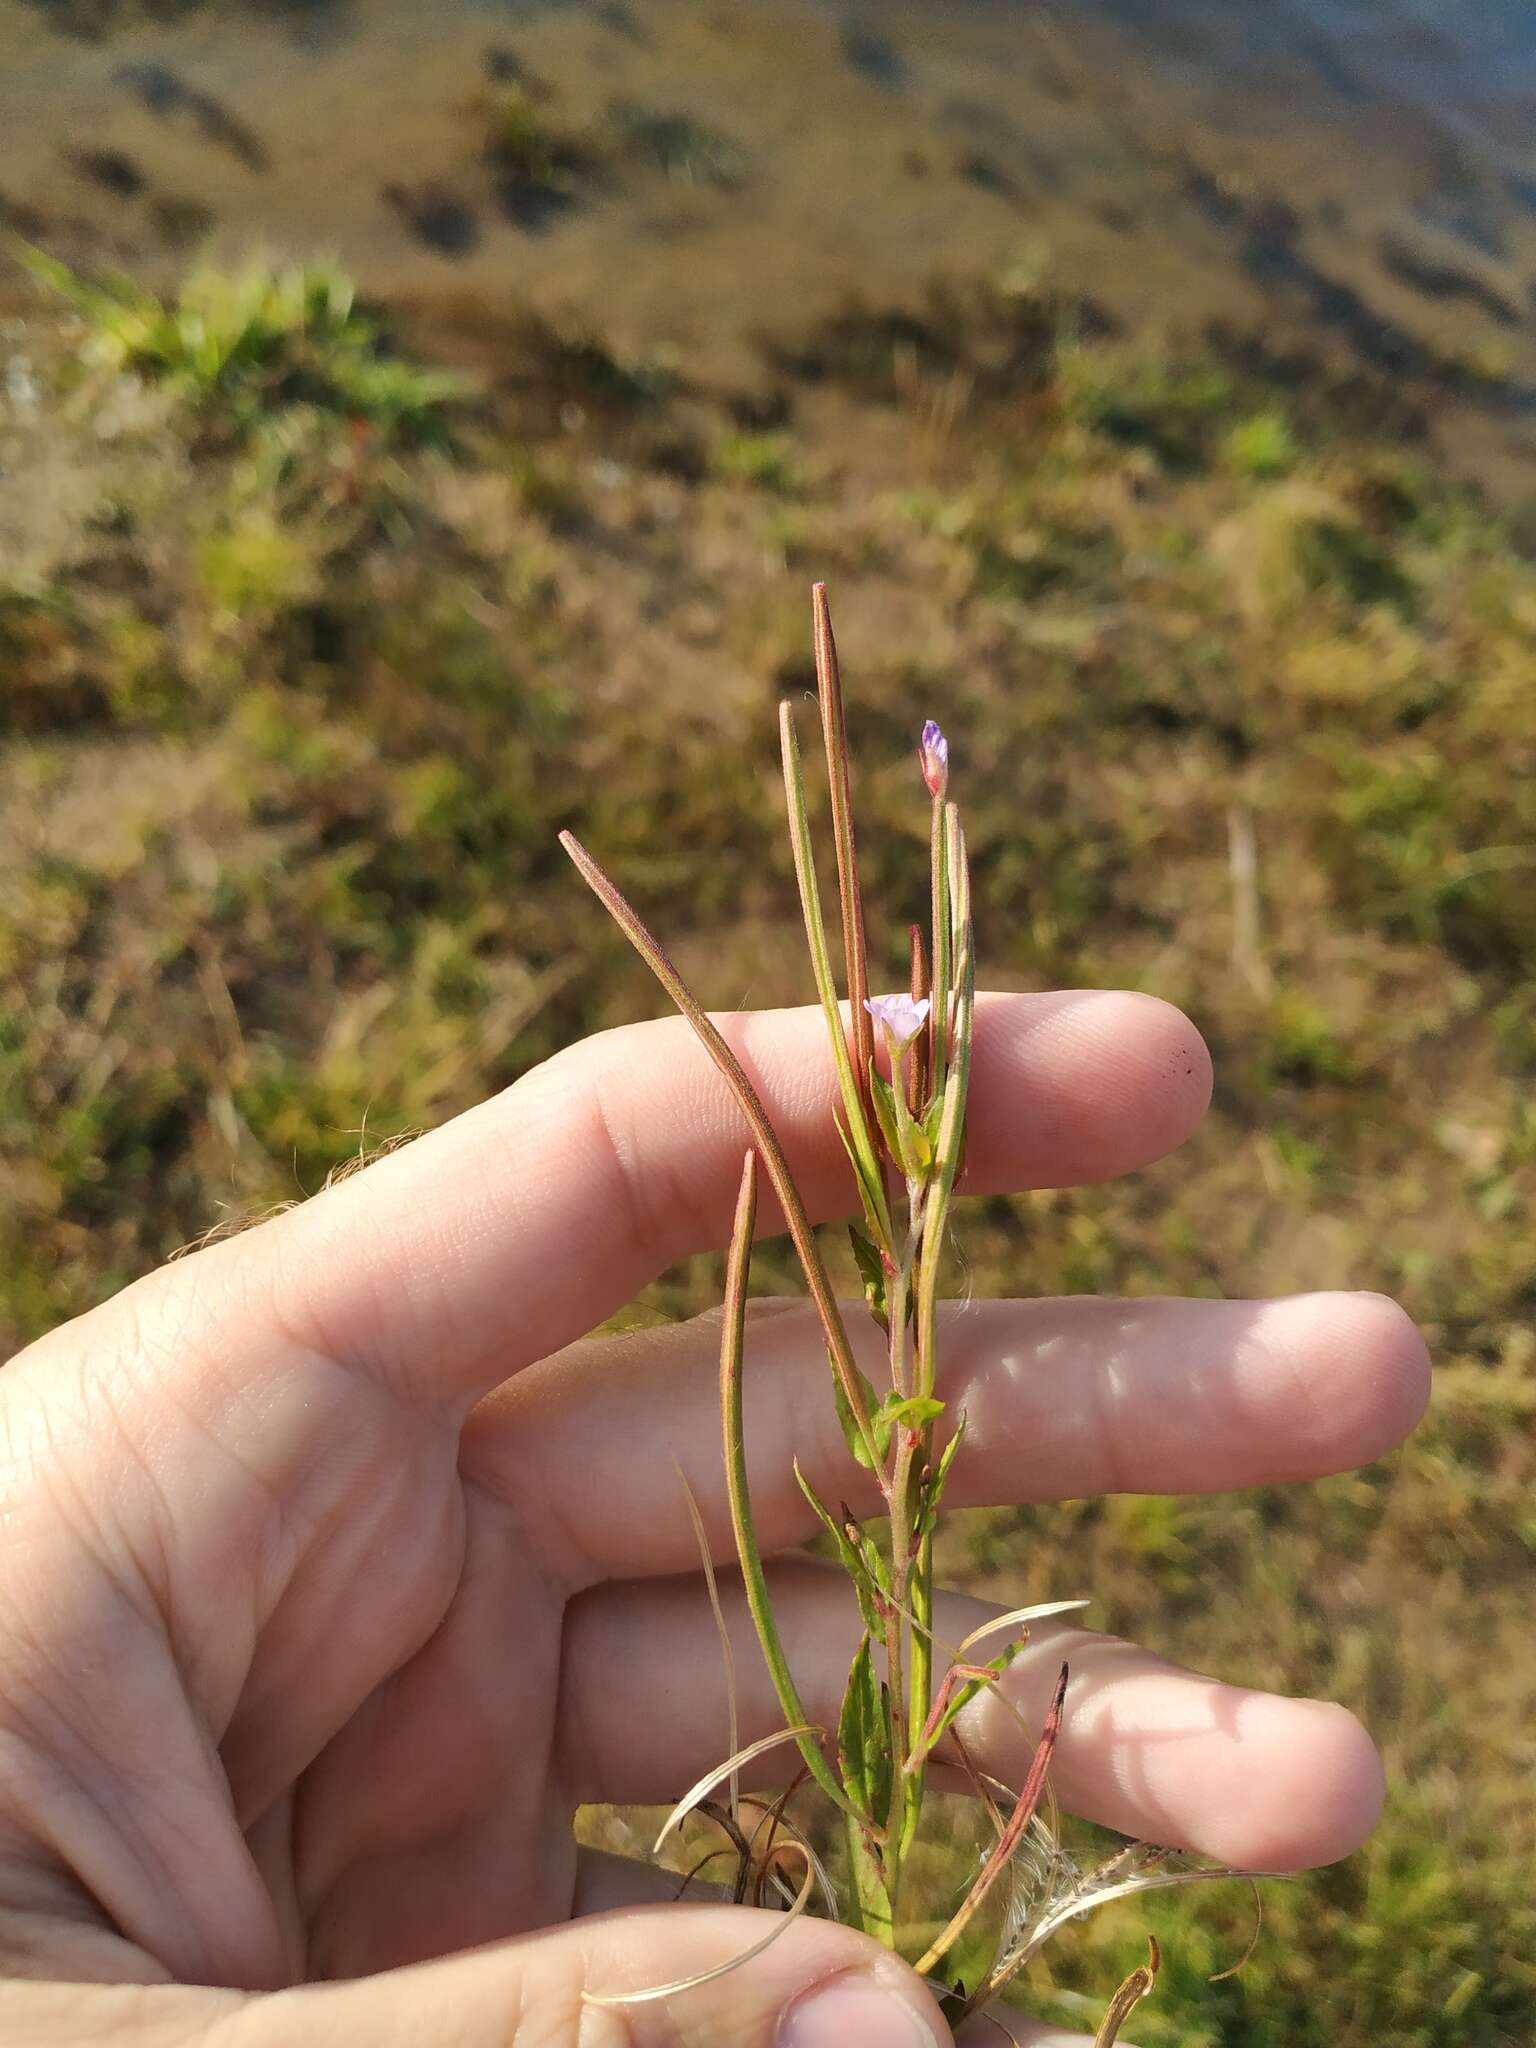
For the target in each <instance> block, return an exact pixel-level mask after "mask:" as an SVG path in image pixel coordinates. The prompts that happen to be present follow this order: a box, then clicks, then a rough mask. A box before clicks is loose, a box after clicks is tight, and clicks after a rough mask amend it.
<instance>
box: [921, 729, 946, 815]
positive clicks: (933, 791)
mask: <svg viewBox="0 0 1536 2048" xmlns="http://www.w3.org/2000/svg"><path fill="white" fill-rule="evenodd" d="M917 758H918V760H919V761H920V762H921V763H922V769H923V780H924V782H925V783H927V785H928V793H929V795H930V796H942V795H943V794H944V792H945V790H946V789H947V788H948V787H949V741H948V740H947V739H945V737H944V733H943V730H942V728H941V727H940V726H939V725H938V723H937V721H936V720H934V719H932V718H930V719H929V720H928V722H927V723H926V724H925V725H924V727H923V736H922V739H921V740H920V741H919V742H918V748H917Z"/></svg>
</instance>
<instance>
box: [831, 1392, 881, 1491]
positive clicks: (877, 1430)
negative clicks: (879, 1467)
mask: <svg viewBox="0 0 1536 2048" xmlns="http://www.w3.org/2000/svg"><path fill="white" fill-rule="evenodd" d="M854 1370H855V1371H856V1372H857V1371H858V1368H857V1366H855V1368H854ZM859 1384H860V1385H861V1386H862V1387H863V1389H864V1399H865V1401H866V1402H867V1404H868V1406H869V1414H870V1426H871V1429H872V1430H873V1433H874V1439H875V1450H876V1452H877V1454H878V1456H879V1457H880V1459H881V1460H882V1461H883V1460H884V1458H885V1454H886V1451H887V1450H888V1449H889V1448H890V1442H891V1425H890V1423H889V1422H886V1423H882V1422H881V1420H880V1416H879V1412H878V1411H879V1403H878V1401H877V1399H876V1396H875V1386H874V1382H873V1380H871V1379H870V1378H869V1377H868V1375H867V1374H865V1373H862V1372H861V1373H859ZM832 1398H833V1400H834V1401H835V1402H836V1404H837V1419H838V1421H839V1422H840V1423H841V1424H842V1429H843V1439H844V1441H845V1442H846V1444H847V1446H848V1448H849V1450H850V1451H851V1452H852V1453H853V1455H854V1457H855V1458H856V1459H857V1460H858V1462H859V1463H860V1464H861V1465H862V1466H863V1467H864V1469H865V1470H866V1471H868V1472H872V1471H874V1470H875V1464H874V1461H873V1460H872V1459H871V1457H870V1455H869V1447H868V1445H867V1444H866V1443H865V1441H864V1437H863V1433H862V1432H861V1430H860V1428H859V1425H858V1423H857V1422H855V1420H854V1417H853V1410H852V1408H850V1407H849V1405H848V1396H847V1395H846V1394H845V1393H844V1392H843V1384H842V1381H841V1380H839V1379H838V1378H837V1377H836V1375H835V1374H834V1376H833V1380H832Z"/></svg>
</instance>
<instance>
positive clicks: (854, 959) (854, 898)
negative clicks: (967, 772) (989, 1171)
mask: <svg viewBox="0 0 1536 2048" xmlns="http://www.w3.org/2000/svg"><path fill="white" fill-rule="evenodd" d="M811 626H812V636H813V638H814V641H815V648H816V697H817V703H818V705H819V707H820V710H821V734H822V740H823V742H824V744H825V746H826V752H827V781H828V783H829V785H830V788H831V793H832V833H833V838H834V840H835V842H836V846H837V888H838V895H839V897H840V899H841V902H842V910H843V952H844V956H845V958H846V961H847V966H848V1000H849V1004H850V1007H851V1009H852V1012H853V1044H854V1053H855V1057H856V1061H857V1071H858V1072H859V1073H861V1074H863V1073H866V1072H868V1068H869V1060H870V1055H871V1054H872V1053H873V1051H874V1031H873V1027H872V1025H871V1023H870V1019H869V1013H868V1011H867V1010H866V1009H865V1008H864V999H865V997H866V996H867V995H868V994H869V974H868V970H867V968H866V965H865V946H864V902H863V897H862V895H861V893H860V889H859V859H858V853H857V851H856V849H855V846H854V840H853V788H852V782H851V778H850V776H849V771H848V721H847V717H846V715H845V713H844V710H843V682H842V675H841V672H840V670H839V668H838V662H837V642H836V640H835V639H834V638H833V637H832V612H831V607H830V606H829V605H828V603H827V586H826V585H825V583H817V584H813V585H812V587H811Z"/></svg>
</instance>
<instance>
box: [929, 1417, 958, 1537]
mask: <svg viewBox="0 0 1536 2048" xmlns="http://www.w3.org/2000/svg"><path fill="white" fill-rule="evenodd" d="M964 1440H965V1412H964V1410H963V1409H962V1410H961V1413H960V1417H959V1420H958V1421H957V1422H956V1423H955V1430H954V1434H953V1436H951V1438H950V1440H949V1442H948V1443H947V1444H946V1445H945V1446H944V1448H943V1450H942V1451H940V1453H939V1462H938V1463H937V1464H936V1465H932V1466H930V1467H929V1470H928V1476H927V1479H926V1481H925V1482H924V1488H923V1494H924V1500H923V1506H924V1513H925V1516H926V1518H927V1519H928V1521H929V1522H930V1523H931V1521H932V1519H933V1517H934V1516H935V1515H936V1514H937V1513H938V1511H939V1503H940V1501H942V1500H943V1498H944V1488H945V1486H946V1485H947V1484H948V1483H949V1468H950V1466H951V1465H953V1464H954V1462H955V1458H956V1456H957V1454H958V1452H959V1449H960V1446H961V1444H962V1443H963V1442H964Z"/></svg>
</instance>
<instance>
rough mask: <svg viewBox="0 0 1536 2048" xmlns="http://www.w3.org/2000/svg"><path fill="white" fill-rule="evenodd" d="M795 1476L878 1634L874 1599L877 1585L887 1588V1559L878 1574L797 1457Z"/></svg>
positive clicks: (862, 1611) (870, 1626) (861, 1608)
mask: <svg viewBox="0 0 1536 2048" xmlns="http://www.w3.org/2000/svg"><path fill="white" fill-rule="evenodd" d="M795 1478H796V1479H797V1480H798V1482H799V1485H800V1491H801V1492H802V1493H803V1494H804V1495H805V1497H806V1499H807V1500H808V1501H809V1502H810V1504H811V1507H812V1509H813V1511H814V1512H815V1515H816V1519H817V1520H818V1521H819V1522H820V1523H821V1526H822V1527H823V1528H824V1529H825V1530H826V1532H827V1534H828V1535H829V1536H830V1537H831V1538H832V1541H833V1543H834V1544H835V1545H836V1546H837V1554H838V1558H839V1560H840V1561H841V1563H842V1567H843V1570H844V1571H845V1572H846V1573H847V1574H848V1576H849V1578H850V1579H851V1580H852V1581H853V1590H854V1592H855V1593H856V1594H857V1596H858V1602H859V1614H860V1617H861V1619H862V1620H863V1623H864V1626H865V1628H866V1629H868V1630H869V1632H870V1634H871V1635H878V1634H879V1633H880V1630H881V1626H882V1623H881V1619H880V1612H879V1609H878V1607H877V1606H876V1604H875V1599H876V1591H877V1589H878V1590H879V1591H880V1592H882V1593H883V1592H884V1590H885V1588H884V1586H883V1585H882V1583H881V1581H882V1579H883V1577H884V1571H883V1566H884V1560H883V1559H880V1560H879V1561H880V1563H881V1566H882V1570H881V1572H880V1573H879V1574H876V1573H873V1572H872V1571H871V1569H870V1566H869V1563H868V1561H867V1559H866V1558H865V1557H864V1556H863V1554H862V1544H861V1545H860V1547H859V1548H855V1546H854V1544H853V1543H852V1541H851V1540H850V1538H849V1535H848V1531H847V1529H846V1528H845V1527H844V1525H843V1524H842V1523H841V1522H839V1521H838V1520H837V1518H836V1516H835V1515H834V1514H833V1513H832V1510H831V1509H830V1508H829V1507H828V1506H827V1505H826V1503H825V1502H824V1501H823V1500H822V1499H821V1498H820V1496H819V1495H818V1494H817V1492H816V1489H815V1487H814V1486H812V1484H811V1482H810V1481H809V1479H807V1478H806V1476H805V1474H804V1473H803V1472H802V1471H801V1470H800V1460H799V1459H798V1458H797V1459H796V1460H795ZM876 1557H877V1558H878V1557H879V1553H878V1552H876Z"/></svg>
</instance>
